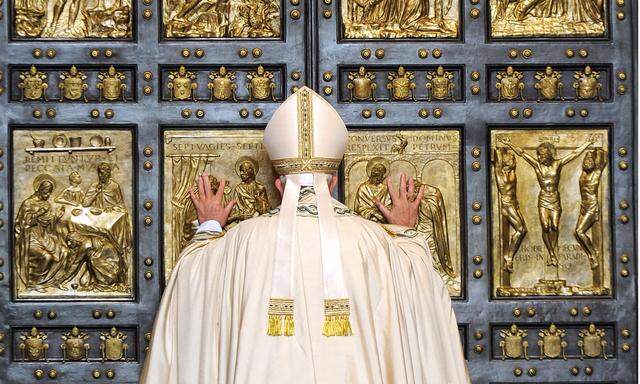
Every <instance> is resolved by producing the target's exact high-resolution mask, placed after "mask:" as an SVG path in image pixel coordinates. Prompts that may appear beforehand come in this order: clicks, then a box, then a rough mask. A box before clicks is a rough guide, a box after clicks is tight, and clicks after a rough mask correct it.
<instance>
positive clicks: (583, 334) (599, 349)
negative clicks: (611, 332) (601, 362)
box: [578, 323, 609, 360]
mask: <svg viewBox="0 0 640 384" xmlns="http://www.w3.org/2000/svg"><path fill="white" fill-rule="evenodd" d="M605 334H606V332H605V331H604V329H598V328H596V325H595V324H593V323H591V324H589V327H588V328H587V329H583V330H581V331H580V332H579V333H578V336H579V337H580V340H578V348H580V360H583V359H584V358H585V357H592V358H597V357H602V358H603V359H605V360H607V359H608V358H609V357H608V356H607V344H608V343H607V341H606V340H605Z"/></svg>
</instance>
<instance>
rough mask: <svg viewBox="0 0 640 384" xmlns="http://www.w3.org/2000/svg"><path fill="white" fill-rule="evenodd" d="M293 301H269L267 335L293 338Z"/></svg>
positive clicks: (273, 299)
mask: <svg viewBox="0 0 640 384" xmlns="http://www.w3.org/2000/svg"><path fill="white" fill-rule="evenodd" d="M294 331H295V328H294V323H293V299H284V298H279V297H272V298H270V299H269V322H268V326H267V335H269V336H282V335H284V336H293V334H294Z"/></svg>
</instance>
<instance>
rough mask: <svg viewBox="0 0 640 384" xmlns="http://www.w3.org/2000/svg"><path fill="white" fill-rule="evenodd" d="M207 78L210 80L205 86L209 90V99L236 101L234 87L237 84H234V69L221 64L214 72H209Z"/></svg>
mask: <svg viewBox="0 0 640 384" xmlns="http://www.w3.org/2000/svg"><path fill="white" fill-rule="evenodd" d="M209 79H210V80H211V82H210V83H209V84H207V88H209V91H210V92H211V95H210V96H209V101H213V100H214V99H215V100H229V99H232V100H233V101H238V99H237V98H236V89H237V88H238V86H237V85H236V83H235V81H236V73H235V72H234V71H229V70H227V68H226V67H225V66H224V65H223V66H221V67H220V69H219V70H218V71H217V72H215V71H212V72H209Z"/></svg>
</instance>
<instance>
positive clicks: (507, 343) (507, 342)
mask: <svg viewBox="0 0 640 384" xmlns="http://www.w3.org/2000/svg"><path fill="white" fill-rule="evenodd" d="M500 337H501V338H502V340H500V343H499V345H500V349H501V350H502V360H505V359H519V358H521V357H524V358H525V359H526V360H529V355H527V348H529V342H528V341H527V340H525V338H526V337H527V331H525V330H524V329H520V328H518V326H517V325H515V324H511V326H510V327H509V329H502V330H500Z"/></svg>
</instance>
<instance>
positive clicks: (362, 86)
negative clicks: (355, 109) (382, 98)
mask: <svg viewBox="0 0 640 384" xmlns="http://www.w3.org/2000/svg"><path fill="white" fill-rule="evenodd" d="M348 78H349V83H348V84H347V89H348V90H349V101H353V100H354V99H355V100H359V101H363V100H372V101H377V100H376V94H375V90H376V88H378V85H377V84H376V83H375V82H374V80H375V78H376V75H375V73H373V72H368V71H367V70H366V69H365V68H364V67H363V66H361V67H360V68H358V71H357V72H349V76H348Z"/></svg>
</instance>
